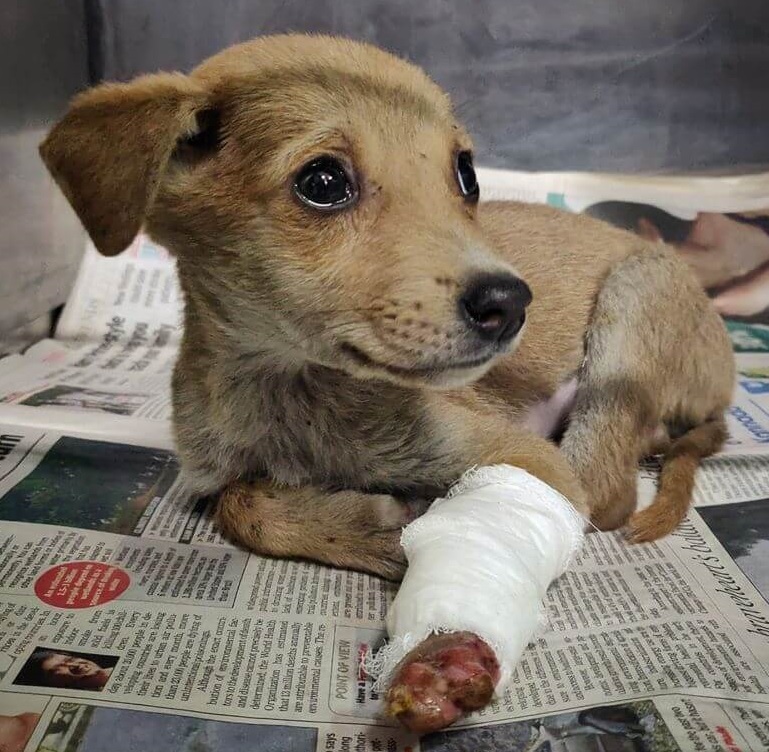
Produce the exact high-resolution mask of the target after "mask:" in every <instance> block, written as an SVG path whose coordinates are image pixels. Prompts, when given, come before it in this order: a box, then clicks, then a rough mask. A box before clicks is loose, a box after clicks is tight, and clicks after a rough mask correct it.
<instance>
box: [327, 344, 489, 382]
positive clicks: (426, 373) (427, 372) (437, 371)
mask: <svg viewBox="0 0 769 752" xmlns="http://www.w3.org/2000/svg"><path fill="white" fill-rule="evenodd" d="M341 350H342V351H343V352H344V353H345V355H348V356H349V357H350V358H352V359H353V360H355V361H356V362H357V363H358V365H361V366H365V367H367V368H374V369H377V370H380V371H386V372H387V373H389V374H390V375H392V376H396V377H401V378H409V377H410V378H430V377H436V376H439V375H441V374H445V373H456V372H458V371H469V370H472V369H474V368H480V367H481V366H485V365H487V364H488V363H490V362H491V361H492V360H493V359H494V357H495V356H496V355H497V354H498V353H497V352H496V351H492V352H488V353H486V354H485V355H483V356H481V357H478V358H473V359H471V360H457V361H448V362H434V363H430V364H428V365H424V366H417V367H411V368H407V367H405V366H394V365H391V364H389V363H382V362H381V361H378V360H376V359H374V358H372V357H371V356H369V355H367V354H366V353H365V352H363V350H361V349H359V348H357V347H355V345H351V344H350V343H348V342H345V343H343V344H342V345H341Z"/></svg>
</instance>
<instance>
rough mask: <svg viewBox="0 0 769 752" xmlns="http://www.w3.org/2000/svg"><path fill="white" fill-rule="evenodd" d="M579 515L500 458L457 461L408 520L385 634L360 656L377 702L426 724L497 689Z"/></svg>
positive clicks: (562, 563)
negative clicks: (378, 691) (403, 566)
mask: <svg viewBox="0 0 769 752" xmlns="http://www.w3.org/2000/svg"><path fill="white" fill-rule="evenodd" d="M585 525H586V520H585V519H584V518H583V517H582V516H581V515H579V514H578V513H577V512H576V510H575V509H574V507H572V505H571V504H570V503H569V501H568V500H567V499H566V498H564V497H563V496H562V495H561V494H560V493H558V492H557V491H555V490H554V489H553V488H551V487H550V486H548V485H547V484H546V483H544V482H542V481H541V480H539V479H538V478H535V477H534V476H533V475H530V474H529V473H527V472H526V471H525V470H521V469H519V468H515V467H511V466H509V465H495V466H493V467H483V468H478V469H475V470H472V471H470V472H468V473H467V474H466V475H465V476H464V477H463V478H462V479H461V480H460V481H459V483H457V485H455V486H454V487H453V488H452V489H451V491H450V492H449V494H448V495H447V496H446V497H445V498H443V499H439V500H438V501H436V502H435V503H434V504H433V505H432V506H431V507H430V509H429V510H428V511H427V512H426V513H425V514H424V515H423V516H422V517H420V518H418V519H417V520H415V521H414V522H412V523H411V524H410V525H408V527H406V528H405V529H404V531H403V538H402V543H403V548H404V550H405V552H406V557H407V558H408V562H409V566H408V569H407V571H406V576H405V578H404V580H403V584H402V585H401V588H400V590H399V591H398V594H397V595H396V597H395V600H394V601H393V603H392V606H391V607H390V610H389V612H388V615H387V629H388V632H389V636H390V641H389V643H388V644H387V645H386V646H385V647H384V648H382V650H380V651H379V653H378V654H377V655H376V656H375V657H374V659H373V661H372V662H371V666H370V667H369V668H370V671H371V673H373V674H376V675H378V684H379V686H380V687H382V688H387V689H386V694H385V703H386V710H387V712H388V714H389V715H391V716H394V717H396V718H398V719H399V720H400V721H401V723H403V725H404V726H406V727H407V728H408V729H410V730H411V731H413V732H415V733H419V734H424V733H429V732H432V731H437V730H438V729H441V728H444V727H446V726H448V725H450V724H451V723H453V722H454V721H456V720H457V719H458V718H460V717H461V716H462V715H463V714H464V713H465V712H469V711H471V710H477V709H480V708H482V707H483V706H485V705H486V704H487V703H488V702H489V701H490V700H491V699H492V696H493V695H494V692H495V690H496V691H499V690H501V689H504V687H505V685H506V684H507V683H508V682H509V681H510V678H511V676H512V674H513V670H514V669H515V666H516V664H517V663H518V661H519V659H520V657H521V654H522V653H523V651H524V649H525V648H526V646H527V645H528V643H529V642H530V640H531V638H532V637H533V636H534V635H535V633H536V631H537V629H538V627H539V626H540V624H541V622H542V616H541V614H542V602H543V598H544V596H545V592H546V591H547V588H548V587H549V585H550V583H551V582H553V580H555V579H556V578H557V577H558V576H559V575H561V574H562V573H563V572H564V571H565V570H566V568H567V567H568V566H569V563H570V562H571V560H572V557H573V556H574V554H575V553H576V552H577V550H578V549H579V547H580V546H581V544H582V540H583V533H584V528H585Z"/></svg>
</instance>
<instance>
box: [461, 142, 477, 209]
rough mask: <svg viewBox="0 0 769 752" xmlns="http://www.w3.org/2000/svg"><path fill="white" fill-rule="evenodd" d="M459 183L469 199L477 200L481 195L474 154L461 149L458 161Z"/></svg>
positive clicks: (464, 194) (462, 191)
mask: <svg viewBox="0 0 769 752" xmlns="http://www.w3.org/2000/svg"><path fill="white" fill-rule="evenodd" d="M456 170H457V183H458V184H459V191H460V193H461V194H462V195H463V196H464V197H465V198H466V199H467V200H468V201H472V202H475V201H477V200H478V197H479V196H480V188H479V187H478V179H477V178H476V177H475V168H474V167H473V155H472V154H471V153H470V152H469V151H460V152H459V154H457V162H456Z"/></svg>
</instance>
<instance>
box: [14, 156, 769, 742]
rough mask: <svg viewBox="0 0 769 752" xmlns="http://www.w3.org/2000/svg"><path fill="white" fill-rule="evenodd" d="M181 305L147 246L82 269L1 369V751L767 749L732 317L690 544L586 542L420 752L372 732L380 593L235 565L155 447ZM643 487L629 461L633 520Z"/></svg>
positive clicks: (768, 675) (765, 549) (165, 434)
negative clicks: (730, 359)
mask: <svg viewBox="0 0 769 752" xmlns="http://www.w3.org/2000/svg"><path fill="white" fill-rule="evenodd" d="M480 178H481V184H482V186H483V187H484V188H486V191H485V192H486V195H487V196H489V197H504V198H517V199H521V200H530V201H543V202H548V203H551V204H553V205H557V206H562V207H564V208H567V209H570V210H574V211H582V210H590V208H591V207H594V206H595V205H596V204H601V203H605V198H606V197H610V200H611V201H612V202H615V203H616V202H628V203H636V204H637V203H640V204H644V205H648V206H651V207H656V208H660V209H663V210H664V211H665V212H667V213H670V214H671V216H672V215H675V216H677V217H678V218H679V219H681V220H682V221H685V222H689V223H690V224H692V225H693V224H694V223H696V221H697V217H698V216H699V215H700V214H701V213H702V212H710V213H715V214H716V215H717V216H725V217H728V216H731V215H732V214H734V213H740V212H746V213H747V212H751V213H753V214H755V213H759V214H757V215H756V216H758V215H760V212H761V211H762V210H763V208H764V207H765V206H767V205H769V190H768V188H769V182H767V181H769V176H754V177H746V178H732V179H728V180H726V179H712V180H710V181H705V182H703V181H702V180H695V181H690V180H684V179H681V180H669V181H668V180H663V179H653V180H652V179H648V180H642V179H631V178H619V177H611V176H563V175H560V176H559V175H545V176H542V175H526V174H521V173H500V172H498V171H491V170H484V171H481V174H480ZM724 181H726V182H724ZM655 216H656V215H655ZM751 216H752V215H751ZM734 221H742V220H734ZM746 226H748V225H746ZM749 226H750V227H754V226H755V227H759V225H758V224H756V225H749ZM641 230H642V231H644V232H647V231H648V227H647V226H646V225H642V227H641ZM690 230H691V228H689V231H690ZM669 242H672V241H669ZM681 245H682V248H683V247H684V245H685V237H684V240H683V241H681ZM682 252H685V248H684V249H683V250H682ZM759 271H760V270H759ZM742 281H743V280H737V281H736V282H735V284H734V285H732V287H738V286H739V285H740V284H742ZM724 289H728V288H725V287H724V285H723V284H721V285H719V286H718V287H717V289H716V290H715V291H714V292H713V294H714V296H718V295H720V294H723V290H724ZM753 294H754V293H753ZM754 297H755V294H754ZM764 303H765V307H769V295H767V297H766V299H765V301H764ZM180 308H181V303H180V298H179V293H178V288H177V283H176V277H175V271H174V264H173V260H172V259H171V258H170V257H169V255H168V254H167V252H166V251H165V250H164V249H162V248H159V247H158V246H156V245H155V244H153V243H152V242H151V241H149V240H148V239H147V238H146V237H143V236H140V237H139V238H137V240H136V242H135V243H134V244H133V246H132V247H131V249H130V250H129V251H127V252H126V253H125V254H123V255H121V256H119V257H117V258H113V259H105V258H101V257H100V256H98V254H96V252H95V251H94V249H93V248H92V247H89V248H88V249H87V251H86V254H85V257H84V260H83V264H82V267H81V270H80V273H79V276H78V279H77V283H76V285H75V288H74V290H73V293H72V295H71V298H70V300H69V302H68V304H67V306H66V308H65V311H64V313H63V315H62V318H61V320H60V321H59V324H58V327H57V330H56V335H55V337H54V338H53V339H50V340H45V341H42V342H40V343H38V344H37V345H35V346H34V347H33V348H31V349H30V350H29V351H27V353H25V354H24V355H23V356H14V357H11V358H6V359H5V360H0V749H3V750H5V752H8V751H10V752H22V750H24V751H25V752H31V751H32V750H35V751H37V752H106V751H107V750H109V752H136V751H137V750H152V751H154V750H163V751H165V750H168V751H169V752H177V751H178V752H182V751H184V752H209V751H216V752H219V751H222V752H224V751H225V750H226V751H227V752H230V751H232V752H234V751H238V750H260V751H265V752H284V751H288V752H321V751H323V752H353V751H355V752H359V751H366V750H368V751H371V752H375V751H385V750H386V751H387V752H406V751H407V750H409V751H410V752H418V751H419V750H424V751H425V752H428V751H436V752H438V751H441V752H454V751H456V752H460V751H464V750H470V751H472V752H476V751H482V750H506V751H507V750H513V751H516V750H520V751H522V752H523V751H529V750H530V751H532V752H533V751H534V750H537V751H538V752H568V751H570V750H586V751H587V750H628V751H630V750H635V751H638V750H663V751H667V750H705V751H708V752H709V751H710V750H729V751H730V752H737V751H738V750H767V749H769V397H768V396H767V395H769V352H768V351H769V346H767V343H769V337H765V336H764V335H765V331H764V330H767V331H768V332H769V327H767V326H766V324H762V323H761V322H760V320H757V319H760V316H755V315H753V314H751V316H749V317H747V319H749V320H746V317H745V316H741V317H739V318H737V319H733V320H731V321H730V324H729V326H730V329H731V331H732V336H733V339H734V342H735V350H736V351H737V353H738V354H737V359H738V365H739V372H740V376H739V383H738V385H737V387H736V390H735V396H734V404H733V406H732V408H731V410H730V414H729V421H730V431H731V436H730V440H729V443H728V445H727V447H726V448H725V451H724V453H723V454H722V455H721V456H719V457H716V458H713V459H711V460H709V461H707V462H706V463H705V466H704V467H703V468H702V470H701V471H700V473H699V475H698V482H697V488H696V492H695V499H696V508H695V509H693V510H692V511H691V513H690V514H689V516H688V518H687V520H686V522H685V523H684V524H683V525H682V526H681V527H680V528H679V529H678V530H677V531H676V532H675V533H674V534H673V535H672V536H670V537H668V538H667V539H665V540H662V541H659V542H657V543H652V544H644V545H637V546H629V545H627V544H626V543H625V542H624V541H623V538H622V535H621V533H595V534H592V535H590V536H588V538H587V542H586V545H585V548H584V550H583V551H582V553H581V554H580V556H579V559H578V561H577V562H576V564H575V566H574V567H573V568H572V569H571V570H570V571H569V572H568V573H567V574H565V575H564V576H563V577H562V578H561V579H560V580H559V581H558V582H557V583H556V584H555V585H554V586H553V587H552V588H551V590H550V591H549V593H548V596H547V601H546V615H547V626H546V627H544V628H543V629H542V631H541V633H540V634H538V635H537V637H536V639H535V641H534V642H533V644H532V645H531V646H530V647H529V649H528V650H527V652H526V653H525V655H524V657H523V659H522V661H521V663H520V665H519V666H518V668H517V671H516V675H515V679H514V681H513V683H512V685H511V688H510V689H509V690H508V691H507V692H506V693H504V695H503V696H501V697H499V698H497V700H496V701H495V703H494V704H493V705H491V706H489V707H488V708H486V709H485V710H483V711H481V712H479V713H476V714H474V715H473V716H471V717H469V718H467V719H465V720H463V721H462V722H461V723H460V724H459V725H458V726H457V727H456V728H453V729H451V730H448V731H446V732H442V733H439V734H434V735H432V736H429V737H425V738H424V739H421V740H419V739H416V738H414V737H412V736H410V735H408V734H406V733H405V732H403V731H402V730H401V729H399V728H398V727H397V726H396V725H394V724H393V723H392V722H391V721H389V720H388V719H387V718H385V717H383V715H382V703H381V698H380V697H379V696H378V695H377V694H376V692H375V691H374V689H373V684H372V681H371V680H370V678H369V677H368V676H367V675H366V674H365V671H364V670H363V669H362V667H361V659H362V657H363V656H365V655H366V654H367V653H368V652H369V651H371V650H374V649H376V648H377V647H378V646H379V645H380V644H381V643H382V642H383V640H384V638H385V632H384V616H385V613H386V610H387V606H388V604H389V602H390V601H391V599H392V597H393V595H394V593H395V586H394V585H392V584H390V583H386V582H384V581H381V580H379V579H377V578H375V577H372V576H369V575H364V574H360V573H355V572H349V571H343V570H336V569H332V568H329V567H324V566H320V565H316V564H312V563H305V562H295V561H287V560H275V559H268V558H264V557H259V556H256V555H254V554H251V553H249V552H248V551H245V550H242V549H240V548H237V547H235V546H233V545H232V544H231V543H229V541H227V540H226V539H224V538H223V537H222V536H221V535H220V533H219V531H218V530H217V528H216V525H215V524H214V522H213V519H212V514H211V513H212V508H211V505H212V502H211V500H208V499H190V498H188V497H187V496H186V494H185V493H184V490H183V488H182V487H181V484H180V481H179V476H178V465H177V462H176V459H175V456H174V453H173V441H172V435H171V430H170V426H169V416H170V398H169V389H170V372H171V368H172V366H173V362H174V358H175V353H176V349H177V346H178V342H179V311H180ZM655 479H656V468H655V466H654V463H653V462H650V463H649V464H648V465H647V466H645V467H644V468H643V469H642V470H641V472H640V473H639V481H638V483H639V497H640V499H641V503H647V502H648V501H649V500H650V498H651V495H652V494H653V492H654V483H655Z"/></svg>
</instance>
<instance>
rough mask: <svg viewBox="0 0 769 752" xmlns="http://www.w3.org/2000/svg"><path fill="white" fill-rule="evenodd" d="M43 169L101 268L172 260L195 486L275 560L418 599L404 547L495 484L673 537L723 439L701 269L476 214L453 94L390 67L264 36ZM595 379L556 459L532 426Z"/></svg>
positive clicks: (137, 100) (153, 81)
mask: <svg viewBox="0 0 769 752" xmlns="http://www.w3.org/2000/svg"><path fill="white" fill-rule="evenodd" d="M41 154H42V156H43V159H44V161H45V163H46V164H47V166H48V167H49V169H50V171H51V173H52V174H53V176H54V178H55V179H56V181H57V182H58V184H59V185H60V187H61V188H62V190H63V191H64V193H65V194H66V195H67V197H68V199H69V200H70V202H71V204H72V206H73V207H74V209H75V210H76V212H77V213H78V215H79V217H80V219H81V220H82V222H83V224H84V225H85V228H86V229H87V231H88V233H89V234H90V236H91V238H92V240H93V242H94V244H95V245H96V247H97V248H98V249H99V250H100V251H101V252H102V253H104V254H107V255H113V254H117V253H120V251H122V250H123V249H125V248H126V247H127V246H128V245H129V244H130V242H131V241H132V239H133V238H134V236H135V235H136V233H137V232H138V231H139V230H140V229H141V228H142V227H144V228H146V231H147V232H148V233H149V234H150V235H151V236H152V237H153V238H154V239H156V240H157V241H158V242H160V243H162V244H163V245H164V246H166V247H167V248H168V249H170V250H171V251H172V252H173V253H174V255H175V257H176V260H177V265H178V271H179V278H180V282H181V287H182V289H183V292H184V298H185V313H184V322H185V328H184V337H183V342H182V347H181V352H180V356H179V360H178V364H177V366H176V371H175V375H174V380H173V396H174V408H175V427H176V437H177V442H178V450H179V454H180V456H181V460H182V463H183V470H184V474H185V476H186V479H187V481H188V483H189V485H190V487H191V489H192V490H193V491H194V492H195V493H198V494H201V495H202V494H214V493H216V494H219V500H218V517H219V521H220V524H221V527H222V529H223V530H224V531H225V532H226V533H227V534H228V535H229V536H230V537H231V538H233V539H234V540H236V541H237V542H239V543H241V544H243V545H245V546H247V547H249V548H251V549H253V550H255V551H257V552H260V553H263V554H269V555H273V556H299V557H306V558H310V559H314V560H317V561H321V562H325V563H328V564H332V565H335V566H340V567H351V568H356V569H360V570H365V571H368V572H372V573H374V574H377V575H381V576H384V577H388V578H394V579H397V578H399V577H400V576H401V575H402V572H403V568H404V558H403V554H402V551H401V549H400V545H399V537H400V532H401V528H402V526H403V525H404V524H406V523H407V522H408V521H409V520H410V519H411V518H412V517H413V516H414V514H417V513H418V512H419V511H420V509H421V508H422V506H423V505H424V503H425V501H426V500H430V499H432V498H434V497H435V496H438V495H441V494H443V493H444V492H445V491H446V489H447V488H448V487H449V486H450V485H451V484H452V483H453V482H454V481H455V480H456V479H457V478H458V477H459V476H460V475H461V474H462V473H463V472H464V471H465V470H467V469H468V468H470V467H471V466H474V465H491V464H495V463H508V464H511V465H515V466H517V467H521V468H524V469H526V470H528V471H529V472H531V473H533V474H534V475H536V476H538V477H539V478H541V479H542V480H544V481H545V482H546V483H548V484H550V485H551V486H553V487H554V488H556V489H558V490H559V491H560V492H561V493H563V494H564V495H565V496H566V497H567V498H569V499H570V500H571V501H572V502H573V503H574V505H575V506H576V507H577V508H578V509H580V510H581V511H583V512H584V513H586V514H589V515H590V517H591V519H592V521H593V522H594V523H595V525H597V526H598V527H599V528H601V529H611V528H617V527H620V526H622V525H625V524H627V525H628V532H629V536H630V538H631V539H632V540H635V541H646V540H653V539H655V538H657V537H659V536H661V535H664V534H666V533H668V532H670V531H671V530H673V528H675V526H676V525H677V524H678V523H679V522H680V521H681V519H682V518H683V517H684V515H685V514H686V511H687V509H688V507H689V504H690V498H691V492H692V485H693V479H694V473H695V470H696V468H697V465H698V463H699V461H700V459H701V458H702V457H704V456H707V455H708V454H711V453H712V452H714V451H716V450H717V449H718V447H719V446H720V444H721V442H722V441H723V439H724V435H725V428H724V417H723V412H724V409H725V408H726V407H727V405H728V404H729V401H730V397H731V393H732V385H733V379H734V365H733V358H732V354H731V347H730V343H729V340H728V338H727V335H726V333H725V330H724V327H723V325H722V322H721V320H720V319H719V317H718V316H717V315H716V313H715V312H714V310H713V308H712V307H711V305H710V303H709V301H708V299H707V298H706V296H705V294H704V293H703V291H702V290H701V288H700V286H699V285H698V284H697V282H696V280H695V279H694V278H693V277H692V274H691V273H690V271H689V270H688V268H687V266H686V264H685V263H683V262H682V261H680V260H679V259H678V258H677V257H676V255H675V253H674V252H673V251H671V250H670V249H668V248H667V247H665V246H661V245H656V244H651V243H648V242H646V241H645V240H643V239H641V238H639V237H637V236H635V235H632V234H630V233H627V232H624V231H620V230H617V229H614V228H612V227H610V226H608V225H606V224H603V223H601V222H599V221H597V220H593V219H591V218H589V217H585V216H574V215H570V214H567V213H562V212H559V211H556V210H553V209H550V208H546V207H543V206H530V205H523V204H517V203H491V204H482V205H479V204H478V194H479V191H478V185H477V182H476V179H475V174H474V171H473V161H472V142H471V140H470V138H469V136H468V134H467V132H466V131H465V130H464V129H463V128H462V126H461V125H460V124H459V123H458V122H457V120H456V118H455V115H454V113H453V112H452V108H451V104H450V102H449V100H448V98H447V96H446V95H445V94H444V93H443V92H442V91H441V90H440V89H439V88H438V87H437V86H436V85H435V84H434V83H433V82H432V81H431V80H430V79H429V78H428V77H427V76H426V75H425V74H424V73H423V72H422V71H421V70H419V69H417V68H415V67H414V66H412V65H410V64H408V63H406V62H403V61H401V60H398V59H396V58H395V57H393V56H391V55H389V54H387V53H386V52H383V51H381V50H378V49H375V48H373V47H370V46H368V45H366V44H360V43H356V42H351V41H346V40H341V39H334V38H328V37H306V36H277V37H267V38H262V39H257V40H255V41H253V42H250V43H247V44H242V45H238V46H235V47H232V48H230V49H228V50H225V51H224V52H222V53H220V54H218V55H216V56H214V57H213V58H211V59H209V60H208V61H206V62H204V63H203V64H202V65H201V66H200V67H199V68H197V69H196V70H194V71H193V72H192V73H191V74H190V75H189V76H185V75H181V74H158V75H150V76H144V77H141V78H138V79H136V80H135V81H133V82H131V83H127V84H106V85H103V86H99V87H97V88H95V89H93V90H91V91H88V92H85V93H84V94H81V95H80V96H78V97H77V98H76V99H75V100H74V101H73V103H72V106H71V108H70V110H69V112H68V113H67V114H66V115H65V117H64V118H63V120H62V121H61V122H60V123H58V124H57V125H56V126H55V127H54V128H53V130H52V131H51V133H50V135H49V136H48V138H47V139H46V141H45V142H44V143H43V145H42V146H41ZM570 384H574V385H575V386H574V394H573V399H569V400H567V402H569V403H572V402H573V406H572V409H571V412H570V416H569V419H568V425H567V427H566V429H565V432H564V434H563V437H562V441H561V444H560V448H559V447H558V446H556V445H555V444H554V443H553V442H552V441H550V440H549V438H548V437H547V436H543V435H538V434H537V433H536V432H534V431H532V430H530V429H529V428H528V427H527V418H531V417H532V416H540V417H537V418H536V419H535V420H533V421H531V423H532V424H538V425H540V426H542V425H543V421H542V420H541V415H540V413H541V405H542V404H543V403H547V402H548V400H551V399H553V400H554V401H555V402H556V403H558V407H557V409H558V410H561V409H562V408H563V404H562V403H563V400H562V399H561V398H560V397H559V396H558V395H559V394H562V393H563V390H565V391H566V392H568V390H569V385H570ZM544 425H547V421H544ZM542 432H545V433H547V432H549V428H544V429H542ZM655 436H656V437H657V439H659V438H660V437H662V439H663V440H664V441H663V446H662V447H659V446H658V447H656V449H657V450H659V449H660V448H661V449H663V450H664V452H665V457H664V465H663V469H662V474H661V479H660V486H659V491H658V494H657V497H656V500H655V501H654V503H653V504H652V505H651V507H650V508H648V509H647V510H645V511H643V512H641V513H638V514H635V515H634V514H633V512H634V509H635V504H636V470H637V465H638V461H639V458H641V457H642V456H643V455H644V454H645V453H647V452H648V451H650V449H651V441H652V438H653V437H655ZM443 642H445V638H444V640H443ZM443 642H442V643H440V644H441V645H443ZM441 649H442V648H441ZM423 653H424V651H423ZM483 686H484V687H485V689H484V690H483V692H481V694H483V697H481V696H480V695H479V694H478V693H477V692H476V694H475V695H474V696H473V699H472V703H474V705H473V704H471V703H470V701H469V700H468V701H467V702H466V704H465V705H464V706H461V703H460V706H461V707H464V708H468V707H477V706H478V703H479V702H480V704H483V702H485V700H484V697H485V699H486V700H487V699H488V696H490V691H491V689H489V687H491V688H492V689H493V683H491V682H489V681H486V682H485V683H484V685H483ZM484 693H485V694H484ZM412 710H413V708H412ZM409 713H411V715H410V716H409V715H408V713H407V716H406V717H408V718H410V719H411V720H410V721H407V722H408V723H410V725H411V727H412V728H415V729H416V730H429V729H431V728H437V727H439V726H440V725H441V724H444V725H445V723H446V722H448V721H446V719H445V718H443V719H439V721H438V722H437V723H436V722H435V719H433V720H430V721H429V722H423V721H424V720H425V716H424V714H423V715H422V716H419V713H416V715H415V714H414V712H412V711H409ZM414 718H416V721H414Z"/></svg>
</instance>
